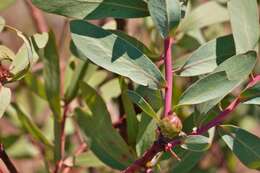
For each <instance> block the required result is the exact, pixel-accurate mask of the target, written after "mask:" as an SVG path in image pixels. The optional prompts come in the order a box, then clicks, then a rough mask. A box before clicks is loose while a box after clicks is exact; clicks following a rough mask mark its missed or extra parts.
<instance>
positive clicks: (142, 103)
mask: <svg viewBox="0 0 260 173" xmlns="http://www.w3.org/2000/svg"><path fill="white" fill-rule="evenodd" d="M127 94H128V96H129V98H130V99H131V100H132V102H134V103H135V104H137V105H138V106H139V107H140V108H141V109H142V110H143V111H144V112H145V113H146V114H147V115H149V116H151V117H152V118H154V119H155V120H156V121H159V119H160V117H159V116H158V115H157V114H156V112H155V111H154V110H153V108H152V107H151V105H150V104H149V103H147V101H146V100H145V99H144V98H143V97H142V96H140V95H139V94H138V93H137V92H134V91H130V90H128V91H127Z"/></svg>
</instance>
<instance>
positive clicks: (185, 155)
mask: <svg viewBox="0 0 260 173" xmlns="http://www.w3.org/2000/svg"><path fill="white" fill-rule="evenodd" d="M174 151H175V152H176V154H177V155H178V156H179V157H180V158H181V161H180V162H179V161H178V162H175V163H174V164H172V165H173V167H172V169H171V172H173V173H174V172H178V173H188V172H190V170H192V168H193V167H194V166H195V165H196V164H197V163H198V162H199V161H200V160H201V159H202V157H203V155H204V152H194V151H189V150H184V149H182V148H180V147H176V148H175V149H174Z"/></svg>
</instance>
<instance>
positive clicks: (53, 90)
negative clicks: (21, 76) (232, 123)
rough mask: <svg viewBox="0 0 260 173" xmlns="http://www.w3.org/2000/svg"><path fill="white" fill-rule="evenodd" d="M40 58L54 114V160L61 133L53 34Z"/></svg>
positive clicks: (51, 33) (57, 59)
mask: <svg viewBox="0 0 260 173" xmlns="http://www.w3.org/2000/svg"><path fill="white" fill-rule="evenodd" d="M40 57H41V59H42V61H43V64H44V68H43V77H44V86H45V93H46V96H47V100H48V102H49V106H50V108H51V110H52V112H53V114H54V139H55V140H54V146H55V148H54V151H55V152H54V160H55V161H58V160H60V158H61V153H60V151H61V150H60V146H61V143H60V142H61V141H60V133H61V131H60V130H61V121H62V116H61V104H60V101H61V98H60V67H59V55H58V51H57V46H56V40H55V35H54V33H53V32H50V33H49V41H48V43H47V45H46V47H45V48H44V49H43V51H42V52H41V56H40Z"/></svg>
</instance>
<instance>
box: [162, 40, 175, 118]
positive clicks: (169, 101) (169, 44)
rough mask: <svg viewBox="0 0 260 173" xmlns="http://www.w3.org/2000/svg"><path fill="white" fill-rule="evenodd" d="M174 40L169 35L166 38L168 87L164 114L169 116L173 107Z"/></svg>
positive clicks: (165, 59) (165, 58)
mask: <svg viewBox="0 0 260 173" xmlns="http://www.w3.org/2000/svg"><path fill="white" fill-rule="evenodd" d="M173 42H174V40H173V38H171V37H168V38H166V39H165V40H164V49H165V50H164V51H165V55H164V56H165V57H164V61H165V77H166V82H167V87H166V88H165V107H164V116H168V115H169V114H170V113H171V107H172V82H173V72H172V49H171V48H172V44H173Z"/></svg>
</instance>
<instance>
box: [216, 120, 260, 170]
mask: <svg viewBox="0 0 260 173" xmlns="http://www.w3.org/2000/svg"><path fill="white" fill-rule="evenodd" d="M219 133H220V135H221V137H222V139H223V140H224V141H225V143H226V144H227V145H228V147H229V148H230V149H231V150H232V152H233V153H234V154H235V155H236V156H237V157H238V159H239V160H240V161H241V162H242V163H243V164H244V165H246V166H247V167H249V168H252V169H258V170H260V138H259V137H257V136H255V135H253V134H251V133H249V132H247V131H246V130H244V129H241V128H239V127H236V126H232V125H223V126H220V128H219Z"/></svg>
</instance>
